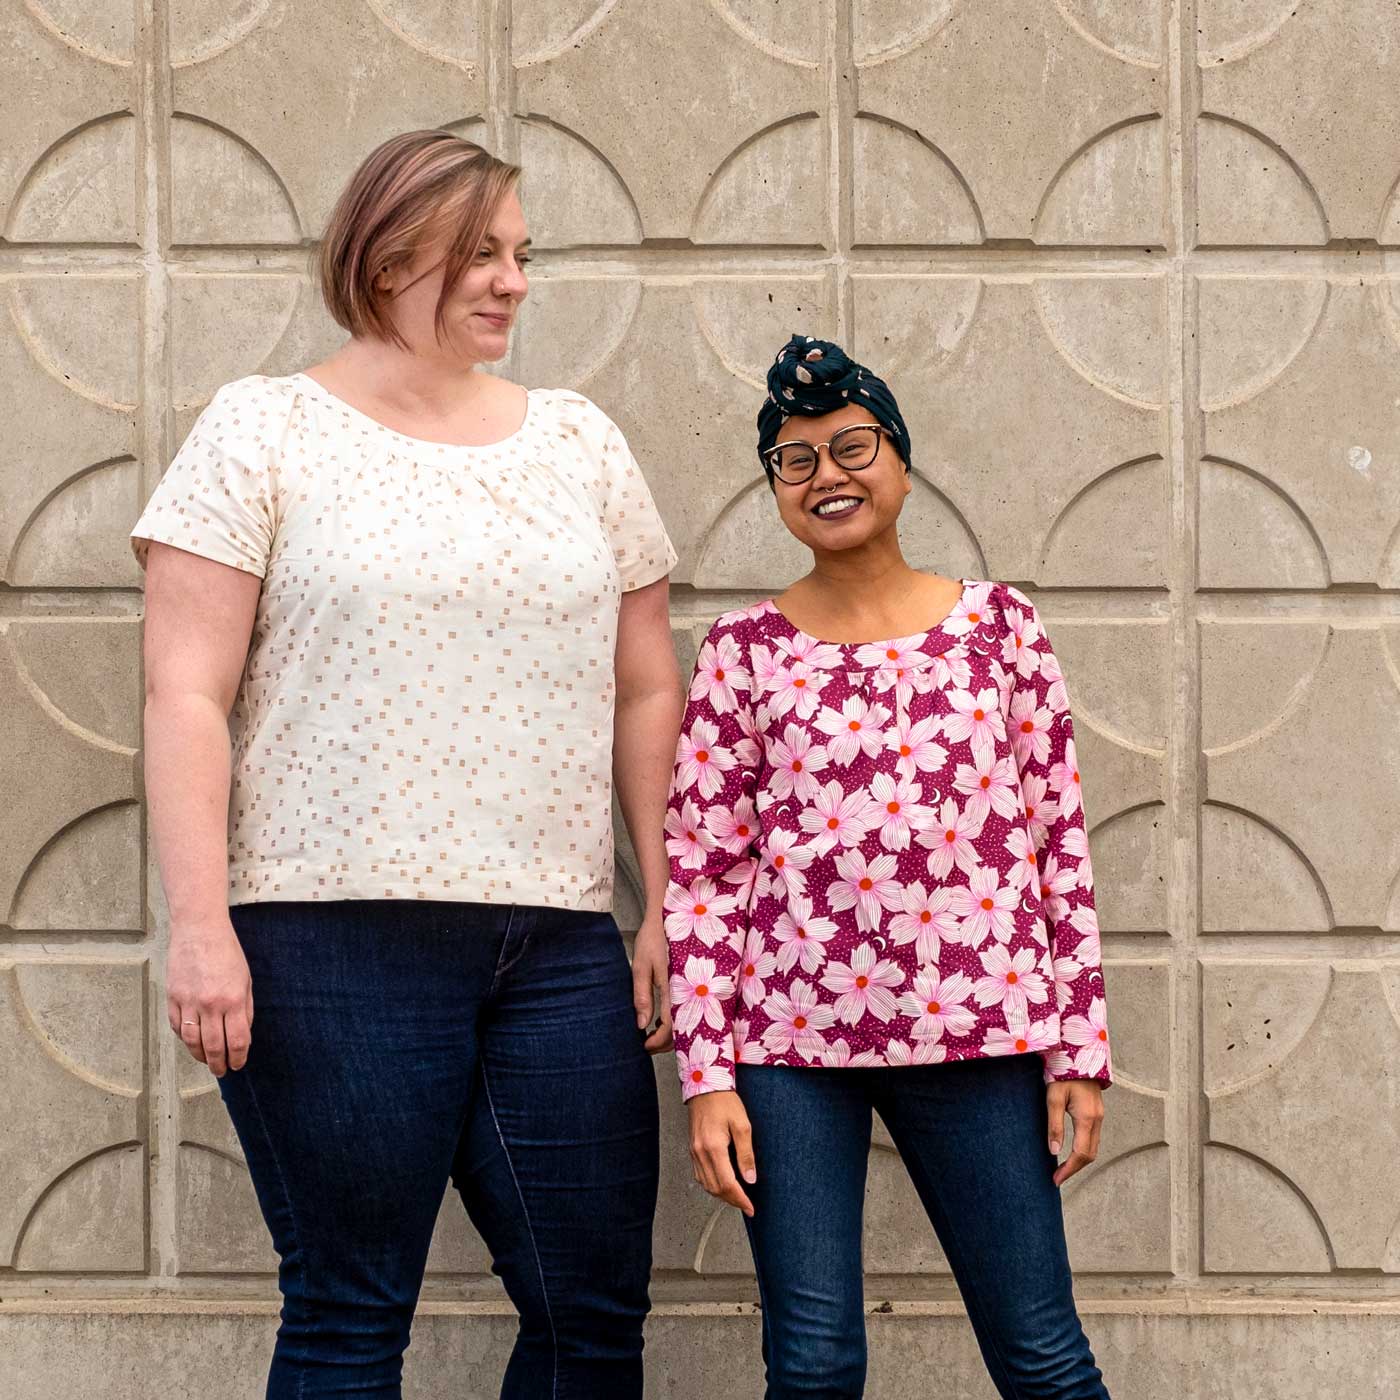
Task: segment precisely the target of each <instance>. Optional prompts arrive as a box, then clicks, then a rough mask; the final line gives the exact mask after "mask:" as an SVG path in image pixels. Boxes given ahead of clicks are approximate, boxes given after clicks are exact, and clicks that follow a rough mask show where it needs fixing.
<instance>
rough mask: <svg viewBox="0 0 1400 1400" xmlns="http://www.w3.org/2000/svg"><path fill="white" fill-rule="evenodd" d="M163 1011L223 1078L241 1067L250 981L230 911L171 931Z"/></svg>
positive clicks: (248, 1032)
mask: <svg viewBox="0 0 1400 1400" xmlns="http://www.w3.org/2000/svg"><path fill="white" fill-rule="evenodd" d="M165 1010H166V1015H167V1016H168V1017H169V1018H170V1029H171V1030H173V1031H174V1032H175V1034H176V1035H178V1036H179V1037H180V1039H181V1040H183V1041H184V1042H185V1049H186V1050H188V1051H189V1052H190V1054H191V1055H193V1056H194V1057H195V1059H196V1060H198V1061H199V1062H200V1064H204V1065H208V1066H209V1068H210V1069H211V1070H213V1072H214V1074H215V1075H216V1076H217V1077H218V1078H220V1079H222V1078H223V1075H224V1071H225V1070H230V1069H242V1068H243V1066H244V1065H245V1064H246V1063H247V1060H248V1047H249V1046H250V1045H251V1044H252V1041H253V981H252V978H251V976H250V975H249V972H248V959H247V958H245V957H244V956H243V948H242V945H241V944H240V943H239V941H238V935H237V934H236V933H234V931H233V925H232V924H231V923H230V922H229V919H228V915H227V914H225V915H224V916H223V918H222V919H213V920H211V921H210V922H209V923H207V924H198V923H193V924H192V923H177V924H174V925H173V926H172V928H171V930H170V956H169V959H168V961H167V964H166V975H165Z"/></svg>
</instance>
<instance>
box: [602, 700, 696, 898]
mask: <svg viewBox="0 0 1400 1400" xmlns="http://www.w3.org/2000/svg"><path fill="white" fill-rule="evenodd" d="M684 708H685V697H684V695H683V693H682V691H681V685H680V679H679V677H677V679H676V683H675V685H674V686H671V687H668V688H666V689H662V690H656V691H652V692H650V693H648V694H645V695H640V696H638V697H636V698H635V699H630V700H620V701H619V702H618V707H617V722H616V725H615V727H614V735H613V782H614V784H615V786H616V788H617V800H618V804H619V806H621V808H622V819H623V821H625V822H626V823H627V834H628V835H629V836H630V837H631V838H632V847H633V849H634V850H635V851H636V853H637V863H638V865H639V866H640V868H641V875H642V886H643V889H644V890H645V895H646V903H647V911H648V912H649V913H657V912H659V911H660V909H661V904H662V900H663V898H664V897H665V894H666V882H667V880H668V879H669V878H670V863H669V861H668V859H667V856H666V843H665V837H664V834H663V833H664V826H665V822H666V797H667V794H668V793H669V791H670V787H671V768H672V765H673V763H674V762H675V757H676V737H677V735H679V733H680V727H681V713H682V711H683V710H684Z"/></svg>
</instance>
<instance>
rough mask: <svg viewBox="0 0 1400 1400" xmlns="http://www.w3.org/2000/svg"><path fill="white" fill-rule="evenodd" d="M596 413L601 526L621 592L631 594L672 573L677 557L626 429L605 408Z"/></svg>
mask: <svg viewBox="0 0 1400 1400" xmlns="http://www.w3.org/2000/svg"><path fill="white" fill-rule="evenodd" d="M597 412H598V419H599V420H600V426H601V429H602V436H601V442H600V445H599V467H600V469H601V472H602V501H603V526H604V528H605V529H606V530H607V533H608V541H609V543H610V544H611V545H612V551H613V558H614V559H615V560H616V561H617V572H618V576H619V578H620V579H621V580H622V591H623V592H624V593H630V592H632V590H633V589H637V588H643V587H645V586H646V585H647V584H649V583H655V582H656V580H657V579H659V578H664V577H665V576H666V575H667V574H669V573H670V572H671V570H672V569H674V568H675V566H676V559H677V555H676V551H675V548H674V546H673V545H672V544H671V538H670V536H669V535H668V534H667V533H666V527H665V525H663V524H662V522H661V513H660V512H659V511H658V510H657V508H656V502H655V501H654V500H653V499H652V495H651V489H650V488H649V487H648V486H647V482H646V477H644V476H643V475H642V469H641V467H639V466H638V465H637V459H636V458H635V457H634V456H633V455H632V451H631V449H630V448H629V447H628V446H627V440H626V438H624V437H623V436H622V430H621V429H620V428H619V427H618V426H617V424H616V423H614V422H613V421H612V419H610V418H609V417H608V416H607V415H606V414H605V413H603V412H602V411H601V410H598V411H597Z"/></svg>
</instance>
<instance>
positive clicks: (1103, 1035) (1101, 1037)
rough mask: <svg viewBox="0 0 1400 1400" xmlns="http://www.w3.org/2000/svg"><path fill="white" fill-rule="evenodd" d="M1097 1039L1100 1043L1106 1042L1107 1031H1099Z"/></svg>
mask: <svg viewBox="0 0 1400 1400" xmlns="http://www.w3.org/2000/svg"><path fill="white" fill-rule="evenodd" d="M1099 1039H1100V1040H1102V1041H1107V1040H1108V1032H1107V1031H1100V1032H1099Z"/></svg>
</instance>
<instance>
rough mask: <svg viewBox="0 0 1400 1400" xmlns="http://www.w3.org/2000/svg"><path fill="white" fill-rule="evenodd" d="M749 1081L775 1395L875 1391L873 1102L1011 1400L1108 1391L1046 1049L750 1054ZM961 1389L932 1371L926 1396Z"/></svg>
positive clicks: (742, 1086)
mask: <svg viewBox="0 0 1400 1400" xmlns="http://www.w3.org/2000/svg"><path fill="white" fill-rule="evenodd" d="M738 1091H739V1097H740V1098H741V1099H742V1100H743V1102H744V1107H745V1109H747V1111H748V1114H749V1119H750V1121H751V1123H752V1124H753V1139H754V1154H755V1158H756V1165H757V1170H758V1184H757V1185H756V1186H749V1187H746V1188H745V1189H746V1190H747V1192H748V1194H749V1198H750V1199H751V1200H752V1201H753V1205H754V1217H753V1219H752V1220H746V1221H745V1224H746V1226H747V1228H748V1232H749V1244H750V1246H751V1248H752V1249H753V1255H754V1263H755V1265H756V1267H757V1271H758V1287H759V1295H760V1297H761V1299H762V1302H763V1359H764V1362H765V1363H766V1365H767V1368H768V1392H767V1394H768V1400H791V1397H797V1396H803V1397H812V1396H821V1397H822V1400H847V1397H858V1396H860V1395H861V1394H863V1393H864V1386H865V1355H866V1353H865V1315H864V1302H863V1295H862V1275H861V1220H862V1212H863V1209H864V1205H865V1175H866V1164H867V1162H868V1160H869V1155H870V1131H871V1116H870V1115H871V1111H872V1110H874V1111H876V1112H878V1113H879V1115H880V1117H881V1119H882V1120H883V1121H884V1123H885V1126H886V1127H887V1128H888V1129H889V1132H890V1136H891V1137H892V1138H893V1139H894V1143H895V1145H896V1147H898V1149H899V1153H900V1156H901V1157H902V1158H903V1159H904V1164H905V1166H906V1168H907V1169H908V1171H909V1175H910V1176H911V1177H912V1179H913V1182H914V1186H915V1188H916V1189H917V1190H918V1193H919V1198H920V1200H921V1201H922V1202H923V1206H924V1209H925V1211H927V1213H928V1217H929V1220H930V1221H931V1222H932V1223H933V1227H934V1229H935V1231H936V1232H937V1234H938V1240H939V1243H940V1244H941V1245H942V1246H943V1252H944V1254H946V1255H947V1257H948V1263H949V1265H950V1266H951V1268H952V1270H953V1275H954V1277H955V1278H956V1280H957V1283H958V1287H959V1289H961V1291H962V1296H963V1302H964V1304H965V1305H966V1307H967V1311H968V1316H969V1317H970V1318H971V1320H972V1326H973V1329H974V1330H975V1332H976V1335H977V1342H978V1345H979V1346H980V1347H981V1349H982V1357H983V1360H984V1361H985V1362H986V1364H987V1370H988V1372H989V1373H990V1374H991V1378H992V1381H993V1383H994V1384H995V1385H996V1388H997V1391H998V1393H999V1394H1000V1395H1001V1396H1002V1397H1003V1400H1032V1397H1034V1400H1051V1397H1053V1400H1088V1397H1092V1398H1093V1400H1107V1396H1108V1392H1107V1391H1106V1390H1105V1389H1104V1385H1103V1378H1102V1376H1101V1374H1100V1372H1099V1369H1098V1367H1097V1366H1096V1365H1095V1364H1094V1357H1093V1354H1092V1352H1091V1351H1090V1350H1089V1343H1088V1340H1087V1338H1086V1337H1085V1335H1084V1329H1083V1328H1082V1327H1081V1326H1080V1323H1079V1316H1078V1314H1077V1313H1076V1311H1075V1306H1074V1295H1073V1292H1072V1287H1071V1278H1070V1268H1069V1258H1068V1255H1067V1254H1066V1251H1065V1234H1064V1221H1063V1217H1062V1215H1061V1211H1060V1193H1059V1189H1058V1188H1057V1187H1056V1186H1055V1183H1054V1181H1053V1179H1052V1175H1053V1172H1054V1166H1055V1163H1054V1160H1053V1158H1052V1157H1051V1155H1050V1150H1049V1148H1048V1146H1047V1138H1048V1132H1047V1127H1048V1124H1047V1119H1046V1107H1045V1086H1044V1084H1043V1083H1042V1082H1041V1061H1040V1057H1039V1056H1038V1055H1011V1056H1006V1057H1004V1058H1001V1059H990V1060H965V1061H960V1062H957V1063H953V1064H942V1065H916V1066H905V1067H901V1068H895V1069H850V1068H840V1069H835V1068H832V1069H827V1068H814V1069H806V1068H790V1067H786V1066H782V1065H742V1064H741V1065H740V1066H739V1068H738ZM909 1225H910V1228H911V1229H913V1228H916V1225H915V1222H914V1221H910V1222H909ZM946 1383H947V1381H946V1378H944V1379H943V1380H940V1378H939V1377H938V1375H937V1374H936V1373H931V1374H930V1375H929V1376H928V1378H927V1382H926V1385H927V1393H928V1394H929V1395H937V1394H939V1393H940V1391H941V1390H942V1389H943V1388H944V1387H945V1385H946ZM912 1393H913V1392H912V1391H911V1394H912ZM919 1393H921V1394H922V1393H924V1391H923V1389H920V1392H919Z"/></svg>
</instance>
